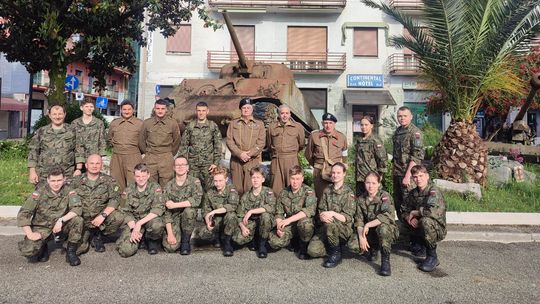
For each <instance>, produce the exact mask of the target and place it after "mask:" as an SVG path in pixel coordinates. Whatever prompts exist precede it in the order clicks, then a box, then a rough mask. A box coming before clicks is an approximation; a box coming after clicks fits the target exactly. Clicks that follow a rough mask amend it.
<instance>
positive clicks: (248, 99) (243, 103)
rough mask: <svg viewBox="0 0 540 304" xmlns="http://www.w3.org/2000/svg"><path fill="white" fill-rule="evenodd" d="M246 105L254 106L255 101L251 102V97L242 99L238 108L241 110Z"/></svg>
mask: <svg viewBox="0 0 540 304" xmlns="http://www.w3.org/2000/svg"><path fill="white" fill-rule="evenodd" d="M245 105H252V106H253V101H252V100H251V98H249V97H246V98H242V99H241V100H240V105H239V106H238V108H240V109H241V108H242V107H243V106H245Z"/></svg>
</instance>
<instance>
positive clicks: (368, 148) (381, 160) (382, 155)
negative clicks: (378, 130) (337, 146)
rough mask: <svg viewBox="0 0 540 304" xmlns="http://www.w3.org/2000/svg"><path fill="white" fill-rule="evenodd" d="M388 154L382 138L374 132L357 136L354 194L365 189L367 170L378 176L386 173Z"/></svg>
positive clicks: (358, 193)
mask: <svg viewBox="0 0 540 304" xmlns="http://www.w3.org/2000/svg"><path fill="white" fill-rule="evenodd" d="M387 161H388V155H387V154H386V149H385V148H384V144H383V142H382V140H381V139H380V138H379V137H378V136H377V135H375V134H371V135H369V136H367V137H359V138H358V139H357V141H356V195H361V194H363V193H364V192H365V191H366V188H365V186H364V180H365V179H366V176H367V174H368V173H369V172H377V173H379V175H380V176H384V174H385V173H386V162H387Z"/></svg>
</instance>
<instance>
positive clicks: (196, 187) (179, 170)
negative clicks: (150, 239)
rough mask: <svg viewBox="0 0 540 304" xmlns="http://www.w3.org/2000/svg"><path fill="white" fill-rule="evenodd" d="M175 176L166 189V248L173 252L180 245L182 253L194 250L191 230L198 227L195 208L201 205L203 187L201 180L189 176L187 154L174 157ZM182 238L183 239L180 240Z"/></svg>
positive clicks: (164, 196)
mask: <svg viewBox="0 0 540 304" xmlns="http://www.w3.org/2000/svg"><path fill="white" fill-rule="evenodd" d="M174 171H175V173H176V177H175V178H174V179H172V180H171V181H170V182H168V183H167V185H166V186H165V191H164V192H163V201H164V202H165V207H166V210H165V213H164V215H163V220H164V222H165V230H166V234H165V235H164V236H163V248H164V249H165V251H166V252H169V253H173V252H176V251H177V250H178V248H180V254H181V255H189V254H190V253H191V246H190V240H191V233H193V229H195V216H196V213H197V211H196V208H199V206H200V205H201V198H202V194H203V190H202V187H201V181H200V180H199V179H198V178H196V177H193V176H188V171H189V165H188V161H187V159H186V158H185V157H177V158H176V159H175V160H174ZM179 241H180V242H179Z"/></svg>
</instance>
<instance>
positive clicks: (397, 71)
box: [388, 54, 421, 75]
mask: <svg viewBox="0 0 540 304" xmlns="http://www.w3.org/2000/svg"><path fill="white" fill-rule="evenodd" d="M388 72H389V73H390V74H392V75H419V74H421V70H420V59H419V58H418V56H417V55H415V54H392V55H390V57H388Z"/></svg>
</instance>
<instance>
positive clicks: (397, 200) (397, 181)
mask: <svg viewBox="0 0 540 304" xmlns="http://www.w3.org/2000/svg"><path fill="white" fill-rule="evenodd" d="M404 177H405V176H401V175H394V176H392V179H393V183H392V184H393V187H394V197H393V199H394V206H395V208H396V213H397V217H398V219H400V220H401V205H402V204H403V202H405V198H406V197H407V196H408V195H409V192H410V191H411V190H412V189H414V188H416V185H415V184H414V182H413V181H412V178H411V182H410V184H409V187H404V186H403V185H402V183H403V178H404Z"/></svg>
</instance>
